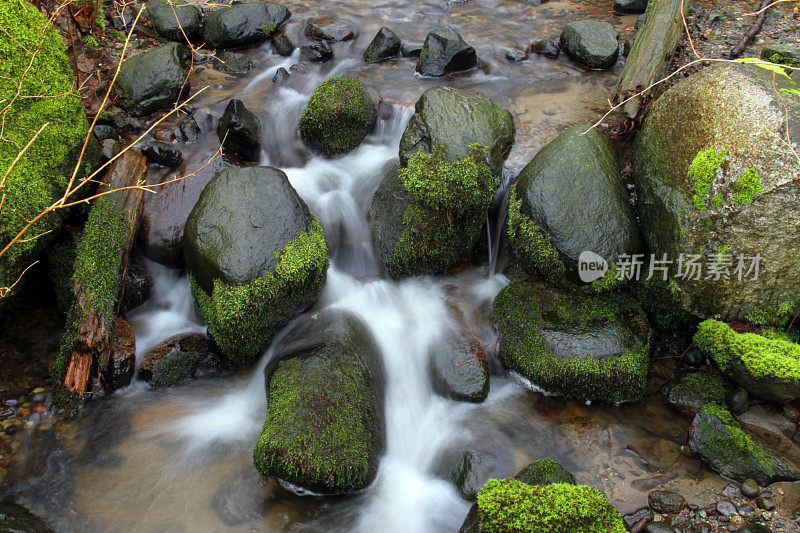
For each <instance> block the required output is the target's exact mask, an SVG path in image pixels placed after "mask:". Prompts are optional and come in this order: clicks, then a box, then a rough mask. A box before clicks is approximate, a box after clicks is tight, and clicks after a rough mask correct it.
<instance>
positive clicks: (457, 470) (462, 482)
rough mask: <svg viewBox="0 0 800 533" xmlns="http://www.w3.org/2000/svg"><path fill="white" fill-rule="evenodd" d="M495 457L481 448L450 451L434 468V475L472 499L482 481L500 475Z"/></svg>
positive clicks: (463, 495) (468, 498)
mask: <svg viewBox="0 0 800 533" xmlns="http://www.w3.org/2000/svg"><path fill="white" fill-rule="evenodd" d="M497 459H498V458H497V457H495V456H494V455H493V454H491V453H488V452H486V451H483V450H475V449H470V450H464V451H459V452H456V451H450V452H446V453H445V454H444V457H443V459H442V461H441V463H440V464H439V465H438V466H437V468H436V476H437V477H439V478H441V479H445V480H447V481H450V482H451V483H452V484H453V485H455V487H456V488H457V489H458V492H459V494H461V496H462V497H463V498H464V499H466V500H470V501H474V500H475V497H476V496H477V495H478V491H479V490H481V487H483V485H484V483H486V481H488V480H489V479H491V478H493V477H497V476H499V475H500V473H499V469H500V468H502V466H501V465H499V464H498V461H497Z"/></svg>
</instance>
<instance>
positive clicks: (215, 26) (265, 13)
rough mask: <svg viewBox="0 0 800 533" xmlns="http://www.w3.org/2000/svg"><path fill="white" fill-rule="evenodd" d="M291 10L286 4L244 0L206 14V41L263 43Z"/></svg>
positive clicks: (215, 44)
mask: <svg viewBox="0 0 800 533" xmlns="http://www.w3.org/2000/svg"><path fill="white" fill-rule="evenodd" d="M290 16H291V13H290V12H289V10H288V9H287V8H286V7H285V6H281V5H278V4H268V3H266V2H243V3H241V4H234V5H232V6H227V7H222V8H220V9H217V10H216V11H212V12H210V13H209V14H208V15H206V18H205V20H204V21H203V42H204V43H205V46H207V47H209V48H215V49H223V48H240V47H244V46H251V45H254V44H258V43H262V42H264V41H265V40H267V39H269V38H270V37H272V36H273V35H274V34H275V33H276V32H277V31H278V30H280V29H281V28H282V27H283V25H284V24H286V21H287V20H289V17H290Z"/></svg>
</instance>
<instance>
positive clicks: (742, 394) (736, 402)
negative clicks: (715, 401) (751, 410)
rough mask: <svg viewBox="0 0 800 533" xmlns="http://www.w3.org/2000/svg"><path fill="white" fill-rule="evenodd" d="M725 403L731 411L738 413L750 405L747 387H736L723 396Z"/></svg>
mask: <svg viewBox="0 0 800 533" xmlns="http://www.w3.org/2000/svg"><path fill="white" fill-rule="evenodd" d="M725 403H726V404H728V409H730V411H731V413H733V414H735V415H740V414H742V413H744V412H745V411H747V408H748V407H749V406H750V395H749V394H748V393H747V389H743V388H742V387H736V388H735V389H733V390H732V391H731V392H729V393H728V395H727V396H726V397H725Z"/></svg>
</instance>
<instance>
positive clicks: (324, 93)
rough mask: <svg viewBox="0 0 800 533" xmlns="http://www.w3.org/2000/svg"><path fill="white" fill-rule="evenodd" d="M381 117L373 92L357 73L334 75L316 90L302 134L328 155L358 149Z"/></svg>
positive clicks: (304, 114) (301, 119)
mask: <svg viewBox="0 0 800 533" xmlns="http://www.w3.org/2000/svg"><path fill="white" fill-rule="evenodd" d="M377 120H378V107H377V104H376V98H375V95H374V94H373V92H372V91H371V90H370V89H369V88H367V86H366V85H364V82H363V81H361V80H360V79H359V78H358V77H357V76H343V77H341V78H330V79H328V80H326V81H324V82H322V84H320V85H319V87H317V88H316V89H314V94H312V95H311V98H310V99H309V101H308V104H307V105H306V109H305V111H303V115H302V116H301V117H300V136H301V137H302V138H303V140H304V141H305V142H306V143H307V144H308V145H309V146H311V147H312V148H314V149H315V150H317V151H318V152H320V153H322V154H323V155H326V156H328V157H332V156H337V155H343V154H346V153H348V152H351V151H353V150H355V149H356V148H358V145H359V144H361V141H363V140H364V137H366V136H367V135H368V134H369V133H370V132H371V131H372V130H373V129H374V128H375V123H376V122H377Z"/></svg>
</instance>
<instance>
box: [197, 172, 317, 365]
mask: <svg viewBox="0 0 800 533" xmlns="http://www.w3.org/2000/svg"><path fill="white" fill-rule="evenodd" d="M183 249H184V258H185V260H186V264H187V265H188V267H189V272H190V281H191V288H192V296H193V297H194V300H195V303H196V304H197V308H198V310H199V312H200V314H201V316H202V317H203V319H204V320H205V321H206V324H208V327H209V331H210V333H211V335H212V336H213V338H214V341H215V342H216V343H217V345H218V346H219V347H220V348H221V349H222V351H223V353H224V354H225V355H226V356H228V358H230V359H231V361H233V362H234V363H236V364H244V363H247V362H249V361H251V360H252V359H253V357H255V356H256V355H257V354H258V353H259V351H260V350H261V349H262V348H263V347H264V346H265V345H266V343H267V342H268V341H269V339H270V338H271V337H272V335H274V334H275V332H277V331H278V329H280V328H281V327H282V326H283V325H284V324H286V323H287V322H288V321H289V320H290V319H292V318H293V317H295V316H297V314H299V313H300V312H302V311H303V310H305V309H307V308H308V306H309V305H311V304H312V303H313V302H314V300H316V297H317V293H318V292H319V290H320V289H321V287H322V285H323V283H324V281H325V274H326V272H327V269H328V258H327V247H326V245H325V235H324V233H323V231H322V228H321V227H320V226H319V224H318V223H317V221H316V218H315V217H314V215H313V214H312V213H311V212H310V211H309V210H308V207H306V204H305V202H303V200H302V199H301V198H300V197H299V196H298V195H297V192H296V191H295V190H294V188H293V187H292V186H291V184H290V183H289V180H288V178H287V177H286V174H284V173H283V172H282V171H280V170H278V169H275V168H271V167H250V168H239V169H228V170H224V171H222V172H220V173H219V174H217V175H216V176H215V177H214V178H213V179H212V180H211V181H210V182H209V183H208V185H207V186H206V188H205V189H204V190H203V192H202V194H201V195H200V199H199V200H198V201H197V204H196V205H195V206H194V209H192V212H191V214H190V215H189V219H188V221H187V222H186V227H185V230H184V238H183Z"/></svg>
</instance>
